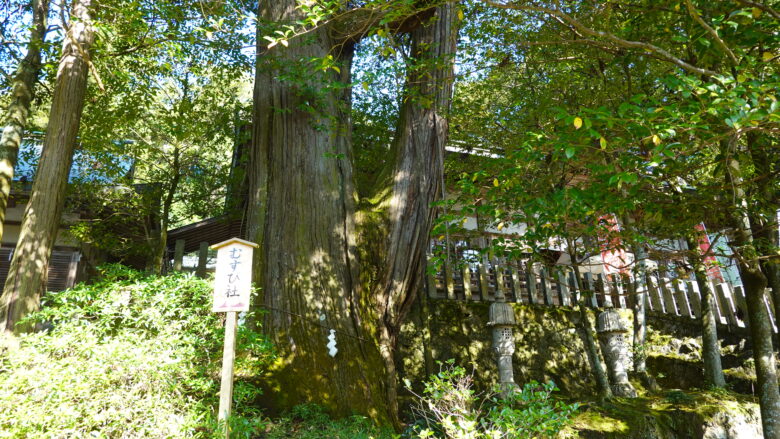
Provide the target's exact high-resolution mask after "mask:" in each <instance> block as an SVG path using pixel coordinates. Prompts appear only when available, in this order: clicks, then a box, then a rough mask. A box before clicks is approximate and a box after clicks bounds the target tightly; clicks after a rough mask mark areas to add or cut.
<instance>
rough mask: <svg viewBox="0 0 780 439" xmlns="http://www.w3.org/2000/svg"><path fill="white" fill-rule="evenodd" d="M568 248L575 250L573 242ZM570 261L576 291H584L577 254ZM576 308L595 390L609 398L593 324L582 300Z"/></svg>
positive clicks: (610, 395)
mask: <svg viewBox="0 0 780 439" xmlns="http://www.w3.org/2000/svg"><path fill="white" fill-rule="evenodd" d="M568 248H569V249H575V248H576V246H575V242H573V241H569V242H568ZM571 261H572V263H571V266H572V269H573V270H574V279H575V280H574V281H575V282H576V283H577V290H579V291H585V288H584V285H583V282H582V276H581V275H580V264H579V259H578V257H577V252H575V251H572V255H571ZM590 293H591V294H595V292H594V291H591V292H590ZM578 307H579V309H580V319H579V323H578V324H577V326H578V329H579V330H580V335H581V337H582V342H583V344H584V345H585V353H586V354H587V356H588V363H589V364H590V369H591V372H592V373H593V377H594V378H595V379H596V389H597V390H598V392H599V397H600V398H601V399H606V398H611V397H612V396H613V395H612V388H611V387H610V385H609V378H608V376H607V366H606V364H604V359H603V357H602V356H601V351H600V350H599V346H598V344H596V337H595V336H594V335H593V333H594V328H593V322H591V320H590V312H589V311H588V308H586V307H585V302H584V301H582V300H580V301H579V304H578Z"/></svg>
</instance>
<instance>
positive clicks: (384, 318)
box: [361, 4, 457, 426]
mask: <svg viewBox="0 0 780 439" xmlns="http://www.w3.org/2000/svg"><path fill="white" fill-rule="evenodd" d="M455 23H456V21H455V11H454V8H453V6H452V5H451V4H448V5H444V6H440V7H438V8H437V9H436V13H435V14H434V16H433V17H432V18H431V19H430V20H428V21H427V22H426V23H425V24H423V25H421V26H420V27H418V28H417V29H415V30H414V31H413V32H412V56H413V59H414V60H415V61H416V64H415V65H411V66H408V67H407V69H408V70H409V71H408V73H407V79H406V87H405V91H404V95H405V98H404V103H403V105H402V108H401V114H400V117H399V120H398V126H397V129H396V133H395V139H394V143H393V146H392V152H393V154H394V159H395V166H394V169H393V170H392V173H391V174H390V176H389V177H390V178H387V179H383V181H379V182H378V188H376V189H377V190H378V191H380V192H381V193H385V194H388V195H387V196H385V197H379V199H380V200H381V201H380V202H379V205H378V206H376V207H375V206H371V205H369V203H364V205H362V206H361V207H363V208H364V209H366V210H369V211H368V212H366V213H365V215H363V217H362V218H363V219H364V220H366V219H369V218H371V219H373V220H368V221H362V222H361V229H362V230H367V229H373V230H372V232H370V233H368V234H364V236H363V239H362V240H361V247H369V248H371V249H374V250H379V251H380V252H381V254H380V255H379V256H378V257H373V258H371V259H372V260H375V261H378V262H379V265H378V266H376V267H373V268H374V271H375V272H376V273H378V275H377V276H376V281H378V283H377V285H376V286H374V287H373V288H372V289H373V290H374V291H376V301H377V306H378V309H379V313H380V324H381V328H380V338H379V346H380V352H381V354H382V358H383V360H384V363H385V372H386V382H385V388H386V391H387V401H388V406H389V408H390V412H391V417H392V420H393V422H394V423H395V424H396V426H400V421H399V418H398V406H397V402H396V401H397V394H396V389H397V387H398V383H397V376H396V371H395V351H396V344H397V340H398V333H399V332H400V328H401V323H402V322H403V319H404V318H405V317H406V315H407V313H408V310H409V308H410V306H411V304H412V301H413V300H414V298H415V296H416V294H417V292H418V291H420V290H423V287H424V279H425V276H424V273H425V263H426V252H427V249H428V247H429V245H430V232H431V227H432V224H433V219H434V216H435V209H434V207H433V203H435V202H436V201H437V200H439V199H440V198H441V194H442V186H441V184H442V182H443V181H444V145H445V143H446V141H447V134H448V124H447V119H446V113H447V112H448V110H449V106H450V100H451V97H452V78H453V67H452V66H453V59H454V55H455V41H456V37H457V28H456V25H455ZM388 187H390V188H391V189H392V190H391V191H387V188H388ZM377 219H379V221H380V222H381V226H380V225H379V224H377V221H376V220H377ZM377 226H380V227H379V228H378V229H379V230H382V231H383V232H385V231H386V233H387V234H386V236H382V237H377V238H379V239H381V240H383V241H384V245H383V246H381V247H379V246H376V245H375V244H373V243H372V242H371V241H372V240H373V237H374V236H375V235H376V230H377Z"/></svg>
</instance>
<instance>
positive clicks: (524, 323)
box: [398, 300, 631, 398]
mask: <svg viewBox="0 0 780 439" xmlns="http://www.w3.org/2000/svg"><path fill="white" fill-rule="evenodd" d="M511 306H512V307H513V309H514V310H515V317H516V318H517V323H518V325H517V327H516V328H515V342H516V349H515V353H514V358H513V366H514V373H515V381H516V382H517V383H518V384H519V385H523V384H524V383H526V382H529V381H531V380H535V381H550V380H552V381H554V382H555V384H556V385H557V386H558V387H559V388H560V389H561V393H563V394H565V395H567V396H570V397H573V398H578V397H584V396H590V395H592V394H594V393H595V383H594V380H593V378H592V375H591V373H590V368H589V366H588V360H587V356H586V354H585V350H584V346H583V343H582V338H581V334H580V333H579V331H578V329H577V328H576V323H577V319H579V311H574V310H572V309H571V308H567V307H548V306H542V305H529V304H519V303H512V304H511ZM488 308H489V303H487V302H461V301H457V302H456V301H448V300H429V301H427V302H420V303H418V304H417V305H416V306H415V308H414V309H413V311H412V313H411V315H410V316H409V318H408V319H407V323H406V324H405V325H404V326H403V328H402V330H401V336H400V340H399V341H400V344H399V346H400V353H399V355H398V361H399V365H398V371H399V377H400V378H402V379H408V380H410V381H411V382H414V383H419V382H421V381H422V380H423V379H424V378H425V377H426V376H428V375H429V374H431V373H434V372H436V371H437V370H438V366H437V365H436V362H437V361H442V362H443V361H446V360H448V359H454V360H455V362H456V363H457V364H459V365H461V366H464V367H466V368H467V369H469V370H471V369H472V368H473V370H474V379H475V383H476V385H477V386H478V387H479V388H481V389H488V388H490V387H491V385H492V384H494V383H495V382H496V374H497V369H496V365H495V361H494V357H493V352H492V350H491V335H490V329H489V328H488V327H487V322H488ZM620 312H621V313H622V314H623V316H624V318H625V319H627V320H628V322H629V323H628V325H629V327H630V319H631V313H630V311H626V310H621V311H620ZM425 316H427V319H425V318H424V317H425ZM592 321H595V318H593V317H592ZM401 393H403V392H401Z"/></svg>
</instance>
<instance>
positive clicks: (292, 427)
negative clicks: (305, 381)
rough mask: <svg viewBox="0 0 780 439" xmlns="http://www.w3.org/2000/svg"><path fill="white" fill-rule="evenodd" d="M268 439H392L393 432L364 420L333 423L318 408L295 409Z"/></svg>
mask: <svg viewBox="0 0 780 439" xmlns="http://www.w3.org/2000/svg"><path fill="white" fill-rule="evenodd" d="M264 437H265V438H266V439H391V438H393V437H396V436H395V435H393V434H392V432H391V431H390V430H386V429H381V428H378V427H376V426H374V425H373V424H372V423H371V422H370V421H369V420H368V419H366V418H365V417H363V416H351V417H348V418H344V419H340V420H332V419H331V418H330V416H328V414H327V413H325V411H324V410H323V409H322V407H320V406H318V405H315V404H303V405H299V406H297V407H295V408H293V409H292V410H291V411H290V413H289V414H288V415H287V416H284V417H282V418H279V419H277V420H275V421H274V422H273V423H270V424H269V425H268V427H267V428H266V435H265V436H264Z"/></svg>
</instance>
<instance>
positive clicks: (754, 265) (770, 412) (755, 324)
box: [724, 142, 780, 439]
mask: <svg viewBox="0 0 780 439" xmlns="http://www.w3.org/2000/svg"><path fill="white" fill-rule="evenodd" d="M724 143H726V142H724ZM724 146H727V145H724ZM724 149H725V148H724ZM725 150H726V151H728V149H725ZM740 172H741V171H740V163H739V161H737V160H736V159H735V158H731V159H730V160H729V162H728V171H727V173H726V180H727V181H726V182H727V184H729V186H730V187H734V188H736V193H735V194H734V195H735V197H734V199H735V200H736V201H737V203H738V204H737V205H735V206H734V207H733V209H732V220H733V228H734V233H733V237H732V240H731V243H730V244H731V246H732V248H733V249H734V252H735V253H736V254H737V255H738V258H737V262H738V264H737V265H738V267H739V275H740V277H741V278H742V284H743V287H744V288H745V302H746V303H747V309H748V320H749V322H750V323H749V325H748V326H749V330H750V341H751V342H752V344H753V359H754V360H755V364H756V381H757V389H756V390H757V393H758V402H759V406H760V408H761V425H762V427H763V432H764V438H766V439H780V390H779V389H778V387H777V385H778V382H777V367H776V364H775V355H774V350H773V349H772V335H773V334H772V322H771V321H770V319H769V313H768V312H767V309H766V306H765V305H764V294H765V292H764V290H765V288H766V285H767V278H766V276H764V273H763V272H762V271H761V266H760V262H759V259H758V252H757V251H756V248H755V244H754V242H753V236H752V235H751V228H750V220H749V219H748V216H747V214H745V212H744V208H743V206H742V204H743V200H745V194H744V190H743V189H742V185H741V183H742V181H741V180H742V178H741V173H740Z"/></svg>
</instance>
